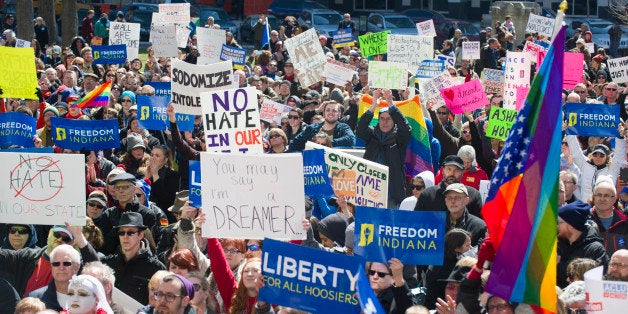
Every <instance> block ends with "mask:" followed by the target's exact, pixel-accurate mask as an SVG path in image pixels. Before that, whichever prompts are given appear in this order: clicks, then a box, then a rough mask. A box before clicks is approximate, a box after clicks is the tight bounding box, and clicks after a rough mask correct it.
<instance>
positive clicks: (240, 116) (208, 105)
mask: <svg viewBox="0 0 628 314" xmlns="http://www.w3.org/2000/svg"><path fill="white" fill-rule="evenodd" d="M201 103H203V104H204V106H203V111H202V112H203V117H202V120H203V126H204V129H205V143H206V144H207V151H208V152H238V151H239V152H243V153H253V154H262V153H263V152H264V148H263V146H262V132H261V131H260V117H259V109H258V106H257V91H256V89H255V87H245V88H237V89H228V90H221V91H215V92H205V93H201Z"/></svg>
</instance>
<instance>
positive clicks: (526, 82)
mask: <svg viewBox="0 0 628 314" xmlns="http://www.w3.org/2000/svg"><path fill="white" fill-rule="evenodd" d="M519 86H521V87H528V88H529V87H530V54H529V53H527V52H512V51H508V52H507V53H506V70H505V73H504V106H503V107H504V108H506V109H516V108H517V104H516V103H517V87H519Z"/></svg>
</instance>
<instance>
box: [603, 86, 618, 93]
mask: <svg viewBox="0 0 628 314" xmlns="http://www.w3.org/2000/svg"><path fill="white" fill-rule="evenodd" d="M605 90H609V91H612V92H614V91H616V90H617V88H608V87H607V88H605Z"/></svg>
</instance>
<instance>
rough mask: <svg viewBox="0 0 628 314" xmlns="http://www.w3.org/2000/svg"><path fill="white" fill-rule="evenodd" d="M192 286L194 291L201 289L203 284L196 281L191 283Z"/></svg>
mask: <svg viewBox="0 0 628 314" xmlns="http://www.w3.org/2000/svg"><path fill="white" fill-rule="evenodd" d="M192 287H194V291H201V289H203V286H201V284H198V283H193V284H192ZM173 300H174V299H173Z"/></svg>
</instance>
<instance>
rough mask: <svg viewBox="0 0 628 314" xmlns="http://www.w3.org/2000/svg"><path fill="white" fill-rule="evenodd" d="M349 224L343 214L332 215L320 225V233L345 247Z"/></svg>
mask: <svg viewBox="0 0 628 314" xmlns="http://www.w3.org/2000/svg"><path fill="white" fill-rule="evenodd" d="M347 225H349V222H348V221H347V218H346V217H345V216H344V215H343V214H341V213H335V214H331V215H329V216H327V217H325V218H323V220H321V222H320V223H319V224H318V233H322V234H323V235H324V236H326V237H328V238H329V239H331V240H332V241H334V242H336V243H338V245H340V246H345V229H347Z"/></svg>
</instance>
